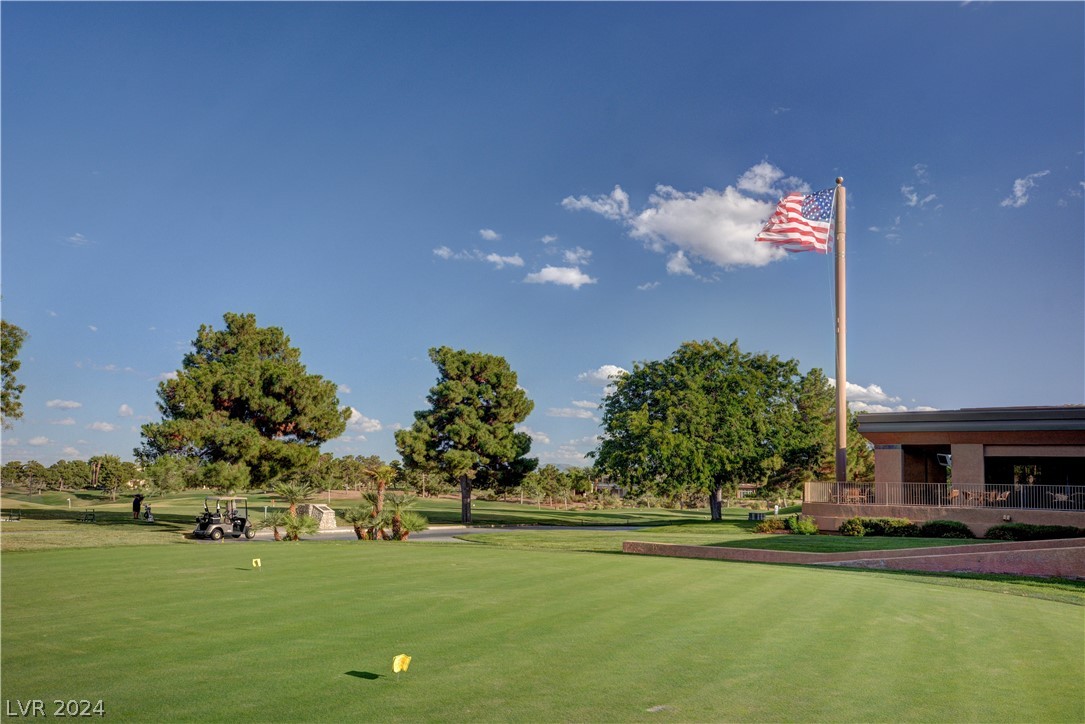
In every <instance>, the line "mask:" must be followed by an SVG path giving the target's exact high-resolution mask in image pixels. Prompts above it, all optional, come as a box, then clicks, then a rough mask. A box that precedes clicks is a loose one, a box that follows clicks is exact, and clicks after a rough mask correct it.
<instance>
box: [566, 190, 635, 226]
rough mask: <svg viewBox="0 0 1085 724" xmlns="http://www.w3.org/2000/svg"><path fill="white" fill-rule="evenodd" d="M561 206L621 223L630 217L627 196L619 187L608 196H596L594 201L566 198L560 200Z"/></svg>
mask: <svg viewBox="0 0 1085 724" xmlns="http://www.w3.org/2000/svg"><path fill="white" fill-rule="evenodd" d="M561 205H562V207H564V208H566V209H569V210H570V211H593V212H595V213H597V214H599V215H601V216H605V217H606V218H608V219H611V220H613V221H623V220H626V219H628V218H629V216H630V212H629V194H627V193H626V192H625V191H623V190H622V187H621V186H615V187H614V190H613V191H611V192H610V195H609V196H596V197H595V198H594V199H593V198H589V197H587V196H581V197H580V198H575V199H574V198H573V197H572V196H568V197H566V198H564V199H562V201H561Z"/></svg>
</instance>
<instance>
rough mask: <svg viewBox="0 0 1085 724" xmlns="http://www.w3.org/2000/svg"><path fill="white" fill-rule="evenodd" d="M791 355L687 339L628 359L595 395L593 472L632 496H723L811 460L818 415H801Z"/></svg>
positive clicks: (715, 513)
mask: <svg viewBox="0 0 1085 724" xmlns="http://www.w3.org/2000/svg"><path fill="white" fill-rule="evenodd" d="M802 381H803V377H802V375H800V374H799V369H798V364H797V363H796V362H795V361H794V360H781V359H780V358H779V357H776V356H774V355H768V354H763V353H759V354H750V353H746V352H743V351H742V350H741V349H739V346H738V342H737V341H735V342H731V343H723V342H720V341H719V340H715V339H714V340H710V341H705V342H686V343H685V344H683V345H682V346H681V347H679V348H678V350H676V351H675V352H674V354H672V355H671V356H670V357H668V358H667V359H665V360H662V361H653V362H644V363H638V364H636V365H634V368H633V371H632V372H630V373H628V374H625V375H622V376H621V377H619V378H618V379H617V380H616V385H615V388H614V391H613V392H612V393H610V394H609V395H608V396H607V397H606V398H605V399H604V401H603V428H604V432H603V439H602V442H601V443H600V447H599V448H598V450H596V452H595V453H594V454H595V456H596V467H597V469H598V471H599V472H600V473H602V474H605V475H607V476H608V477H609V479H610V480H611V481H613V482H617V483H619V484H621V485H622V486H623V487H627V488H629V489H631V490H634V491H637V492H647V493H652V494H655V495H661V496H666V497H677V496H688V495H691V494H693V495H703V494H708V496H709V505H710V509H711V516H712V519H713V520H719V519H720V518H721V517H722V501H723V496H724V494H725V493H726V494H728V495H733V494H734V492H735V491H736V489H737V487H738V485H739V484H740V483H745V482H756V483H763V482H765V481H766V480H768V479H769V478H771V477H772V476H773V475H776V474H778V473H780V472H781V471H784V470H787V469H788V468H789V467H790V466H794V465H796V464H800V465H801V464H803V463H804V462H808V461H812V460H816V458H817V452H818V450H817V446H818V440H819V437H820V428H819V426H820V425H823V424H824V421H823V420H822V419H821V418H820V417H819V416H817V415H808V416H803V415H801V414H800V400H801V391H802Z"/></svg>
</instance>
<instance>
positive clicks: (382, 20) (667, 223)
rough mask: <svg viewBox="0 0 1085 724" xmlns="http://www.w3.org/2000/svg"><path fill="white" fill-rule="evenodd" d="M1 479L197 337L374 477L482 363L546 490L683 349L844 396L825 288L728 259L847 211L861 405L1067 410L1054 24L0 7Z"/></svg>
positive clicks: (1077, 261)
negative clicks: (212, 331) (312, 417)
mask: <svg viewBox="0 0 1085 724" xmlns="http://www.w3.org/2000/svg"><path fill="white" fill-rule="evenodd" d="M0 15H2V41H3V46H2V142H3V156H2V180H3V199H2V211H3V217H2V233H3V239H2V244H3V246H2V256H0V260H2V282H3V317H4V319H6V320H8V321H11V322H14V323H16V324H18V325H20V326H22V327H23V328H24V329H26V330H27V331H28V332H29V334H30V338H29V340H28V341H27V343H26V344H25V346H24V348H23V351H22V354H21V359H22V361H23V366H22V369H21V370H20V372H19V375H18V377H19V380H20V382H23V383H25V384H26V392H25V393H24V395H23V405H24V409H25V417H24V419H23V420H21V421H18V422H16V424H15V426H14V428H13V429H11V430H7V431H5V432H4V435H3V445H2V450H3V457H4V459H5V460H12V459H19V460H27V459H31V458H33V459H37V460H40V461H42V462H44V463H46V464H49V463H51V462H53V461H55V460H56V459H60V458H87V457H89V456H91V455H95V454H99V453H114V454H118V455H120V456H121V457H122V458H125V459H130V458H131V451H132V448H134V447H136V446H137V445H138V444H139V426H140V425H141V424H144V423H146V422H148V421H154V420H157V419H159V415H158V412H157V409H156V407H155V402H156V386H157V384H158V382H159V380H161V379H162V377H163V375H167V374H170V373H172V372H174V371H175V370H176V369H178V367H179V366H180V364H181V358H182V356H183V354H184V353H185V351H186V350H187V349H188V348H189V345H190V343H191V340H192V339H193V338H194V337H195V334H196V331H197V330H198V328H199V326H200V325H201V324H211V325H213V326H215V327H221V326H222V315H223V314H224V313H225V312H252V313H254V314H255V315H256V317H257V320H258V322H259V323H260V324H261V325H264V326H269V325H274V326H279V327H282V328H283V329H284V330H285V331H286V333H287V334H288V335H289V336H290V338H291V340H292V342H293V343H294V344H295V345H296V346H298V347H299V348H300V349H301V351H302V361H303V362H304V363H305V364H306V365H307V367H308V369H309V371H310V372H313V373H317V374H321V375H323V376H325V377H326V378H328V379H331V380H333V381H334V382H336V383H337V384H338V385H340V389H341V393H340V401H341V403H342V404H343V405H349V406H350V407H351V408H353V410H354V411H355V413H354V416H353V421H352V423H351V425H350V426H349V427H348V429H347V432H346V433H345V434H344V435H343V436H342V437H341V438H339V439H337V440H335V441H333V442H331V443H329V444H327V445H326V446H325V450H328V451H331V452H333V453H335V454H337V455H343V454H363V455H369V454H378V455H381V456H382V457H384V458H385V459H391V458H393V457H395V447H394V441H393V433H394V430H395V429H397V427H398V426H407V425H409V424H410V423H411V421H412V419H413V412H414V411H415V410H418V409H421V408H423V407H424V406H425V395H426V392H427V391H428V389H429V387H430V386H431V385H432V384H433V383H434V381H435V380H436V370H435V368H434V367H433V365H432V364H431V363H430V361H429V359H428V357H427V350H428V348H430V347H432V346H438V345H449V346H453V347H457V348H465V349H470V350H476V351H483V352H488V353H492V354H499V355H503V356H504V357H506V358H507V359H508V361H509V363H510V364H511V366H512V368H513V369H514V370H516V372H517V373H518V374H519V379H520V383H521V385H522V386H523V387H524V388H525V389H526V390H527V391H528V394H529V396H530V397H531V398H532V399H533V400H534V402H535V410H534V412H533V413H532V415H531V416H530V417H529V418H528V419H527V421H526V423H525V425H526V427H527V429H528V430H529V431H530V432H531V433H532V435H533V438H534V444H533V448H532V454H534V455H537V456H538V457H539V458H540V459H541V460H542V461H543V462H544V463H545V462H553V463H559V464H583V462H584V460H583V454H584V453H585V452H587V451H589V450H591V449H592V448H594V447H595V435H596V434H598V432H599V430H600V428H599V425H598V409H597V405H598V403H599V400H600V398H601V395H602V394H603V390H604V385H605V382H606V380H605V376H606V373H607V372H608V371H610V370H613V369H616V368H622V369H630V368H631V367H632V365H633V363H634V362H636V361H644V360H651V359H661V358H663V357H665V356H667V355H668V354H670V353H671V352H672V351H673V350H674V349H675V348H677V346H678V345H679V344H681V343H682V342H683V341H686V340H692V339H708V338H712V337H718V338H720V339H723V340H731V339H738V340H739V343H740V344H741V346H742V347H743V348H744V349H747V350H750V351H767V352H771V353H774V354H778V355H780V356H783V357H791V358H796V359H798V360H799V362H800V365H801V367H802V369H803V370H807V369H810V368H812V367H820V368H822V369H824V370H825V371H826V373H827V374H828V375H829V376H830V377H832V376H833V374H834V338H833V308H832V269H831V261H830V259H831V257H829V256H823V255H815V254H793V255H785V254H783V253H782V252H781V253H780V254H778V255H777V254H771V253H767V250H766V249H758V248H756V247H755V246H754V242H753V238H754V236H755V235H756V233H757V231H758V229H759V228H760V224H761V222H762V221H763V220H764V219H766V218H767V217H768V216H769V214H770V213H771V212H772V209H773V207H774V205H775V202H776V201H777V200H778V198H779V197H780V196H781V195H782V194H784V193H787V192H789V191H792V190H796V189H810V190H817V189H821V188H826V187H829V186H831V185H832V184H833V181H834V179H835V177H836V176H838V175H840V176H844V177H845V183H846V185H847V188H848V238H847V240H848V245H847V252H848V373H849V374H848V377H849V382H850V383H852V384H854V385H856V386H857V387H855V388H852V390H851V394H850V400H851V402H852V404H853V406H854V407H856V408H857V409H874V410H884V409H920V408H937V409H954V408H960V407H983V406H1003V405H1060V404H1070V403H1076V404H1081V403H1083V402H1085V338H1083V336H1085V281H1083V276H1085V228H1083V226H1085V222H1083V219H1085V214H1083V203H1082V195H1083V192H1085V185H1083V182H1085V171H1083V163H1085V162H1083V156H1082V152H1083V149H1085V97H1083V96H1085V90H1083V89H1085V77H1083V75H1085V40H1083V35H1082V32H1081V29H1082V27H1083V24H1085V23H1083V21H1085V5H1082V4H1081V3H1039V2H1038V3H1027V4H1025V3H969V4H950V3H909V4H898V3H831V4H830V3H826V4H820V3H803V4H787V3H719V4H716V3H692V4H681V5H676V4H655V3H637V4H617V3H615V4H611V3H602V4H599V3H593V4H580V3H544V4H501V3H482V4H461V3H447V4H413V3H412V4H365V3H321V4H293V3H273V4H260V3H237V4H216V3H151V4H140V3H102V4H97V3H86V4H39V3H12V2H5V3H3V5H2V6H0Z"/></svg>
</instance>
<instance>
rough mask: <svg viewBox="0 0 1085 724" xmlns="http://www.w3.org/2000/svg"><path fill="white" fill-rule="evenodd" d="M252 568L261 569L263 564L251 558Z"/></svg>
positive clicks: (257, 559)
mask: <svg viewBox="0 0 1085 724" xmlns="http://www.w3.org/2000/svg"><path fill="white" fill-rule="evenodd" d="M252 567H253V568H263V567H264V564H263V563H261V562H260V559H259V558H253V559H252Z"/></svg>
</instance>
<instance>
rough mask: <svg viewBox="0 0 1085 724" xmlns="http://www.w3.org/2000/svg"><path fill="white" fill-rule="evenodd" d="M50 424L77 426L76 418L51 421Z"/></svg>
mask: <svg viewBox="0 0 1085 724" xmlns="http://www.w3.org/2000/svg"><path fill="white" fill-rule="evenodd" d="M49 424H50V425H74V424H75V418H74V417H65V418H62V419H60V420H50V421H49Z"/></svg>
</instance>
